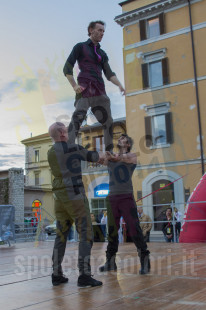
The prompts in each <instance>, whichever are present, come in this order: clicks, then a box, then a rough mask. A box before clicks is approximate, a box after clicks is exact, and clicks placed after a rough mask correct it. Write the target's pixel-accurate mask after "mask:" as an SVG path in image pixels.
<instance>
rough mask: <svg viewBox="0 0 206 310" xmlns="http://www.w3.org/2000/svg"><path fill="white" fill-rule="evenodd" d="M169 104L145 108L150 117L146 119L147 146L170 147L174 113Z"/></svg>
mask: <svg viewBox="0 0 206 310" xmlns="http://www.w3.org/2000/svg"><path fill="white" fill-rule="evenodd" d="M169 106H170V105H169V103H162V104H157V105H154V106H148V107H146V108H145V110H146V112H147V114H148V116H146V117H145V134H146V146H147V147H158V146H160V147H161V146H164V145H166V146H167V145H170V144H171V143H172V142H173V137H172V113H171V112H168V111H169Z"/></svg>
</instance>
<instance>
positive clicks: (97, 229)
mask: <svg viewBox="0 0 206 310" xmlns="http://www.w3.org/2000/svg"><path fill="white" fill-rule="evenodd" d="M90 216H91V222H92V228H93V234H94V242H104V241H105V239H104V235H103V232H102V229H101V224H100V223H98V222H97V221H96V218H95V215H94V213H90Z"/></svg>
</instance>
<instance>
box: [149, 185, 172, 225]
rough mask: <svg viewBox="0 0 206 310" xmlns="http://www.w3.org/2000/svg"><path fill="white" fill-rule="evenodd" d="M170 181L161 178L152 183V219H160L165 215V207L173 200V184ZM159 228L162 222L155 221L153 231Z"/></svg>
mask: <svg viewBox="0 0 206 310" xmlns="http://www.w3.org/2000/svg"><path fill="white" fill-rule="evenodd" d="M170 183H171V182H170V181H168V180H165V179H161V180H158V181H156V182H154V183H153V184H152V192H154V194H153V195H152V196H153V197H152V199H153V214H154V221H162V220H163V219H164V217H165V211H166V209H167V208H168V207H169V206H170V204H171V202H172V201H173V202H174V200H175V195H174V184H173V183H172V184H170ZM168 184H170V185H168ZM166 185H168V186H166ZM165 186H166V187H165ZM160 230H162V223H155V224H154V231H160Z"/></svg>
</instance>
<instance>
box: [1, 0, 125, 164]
mask: <svg viewBox="0 0 206 310" xmlns="http://www.w3.org/2000/svg"><path fill="white" fill-rule="evenodd" d="M120 2H122V1H120V0H104V1H102V0H0V40H1V48H0V170H6V169H9V168H11V167H18V168H25V146H24V145H23V144H22V143H21V141H22V140H24V139H27V138H29V137H31V135H32V136H33V137H34V136H36V135H40V134H43V133H46V132H47V131H48V127H49V125H50V124H52V123H53V122H55V121H56V120H61V121H62V122H65V123H67V124H68V122H69V119H70V118H71V115H72V113H73V111H74V96H75V94H74V91H73V89H72V87H71V86H70V84H69V83H68V81H67V79H66V78H65V76H64V74H63V71H62V70H63V66H64V64H65V62H66V59H67V57H68V56H69V53H70V52H71V50H72V48H73V46H74V45H75V44H76V43H78V42H82V41H86V40H87V39H88V36H87V26H88V24H89V23H90V21H93V20H103V21H105V22H106V31H105V35H104V37H103V40H102V42H101V47H102V49H103V50H105V52H106V53H107V55H108V56H109V62H110V66H111V68H112V70H113V71H114V72H115V73H116V74H117V77H118V78H119V80H120V81H121V82H122V84H124V74H123V53H122V48H123V34H122V28H121V27H120V26H119V25H118V24H116V22H115V21H114V18H115V16H117V15H120V14H121V12H122V11H121V6H119V5H118V4H119V3H120ZM74 72H75V75H76V74H77V73H78V68H77V67H75V68H74ZM105 84H106V90H107V94H108V96H109V97H110V99H111V106H112V115H113V118H114V119H115V118H119V117H124V116H125V98H124V97H122V96H121V94H120V92H119V89H118V87H117V86H115V85H113V84H112V83H111V82H108V81H106V80H105ZM94 121H95V119H94V118H90V119H88V124H91V123H92V122H94Z"/></svg>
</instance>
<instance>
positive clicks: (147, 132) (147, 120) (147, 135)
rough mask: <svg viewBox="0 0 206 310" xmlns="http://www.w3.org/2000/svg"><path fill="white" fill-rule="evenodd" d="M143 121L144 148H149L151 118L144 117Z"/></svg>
mask: <svg viewBox="0 0 206 310" xmlns="http://www.w3.org/2000/svg"><path fill="white" fill-rule="evenodd" d="M144 120H145V140H146V146H147V147H149V146H151V145H152V127H151V116H146V117H145V118H144Z"/></svg>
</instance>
